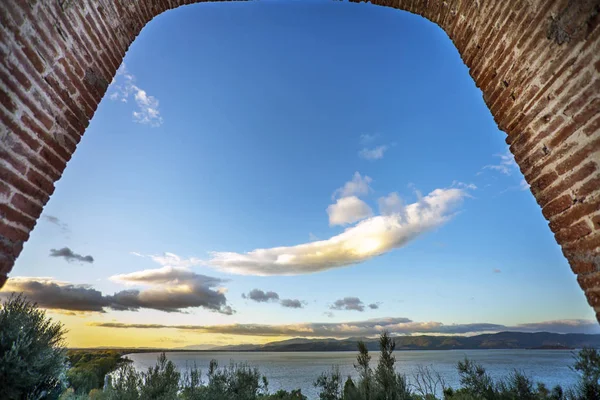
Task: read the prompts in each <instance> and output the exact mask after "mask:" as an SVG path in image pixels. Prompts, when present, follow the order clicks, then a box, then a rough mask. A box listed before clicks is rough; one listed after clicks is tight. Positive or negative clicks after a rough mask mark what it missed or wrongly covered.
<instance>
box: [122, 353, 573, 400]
mask: <svg viewBox="0 0 600 400" xmlns="http://www.w3.org/2000/svg"><path fill="white" fill-rule="evenodd" d="M372 354H373V358H372V361H371V364H372V365H373V366H375V365H376V363H377V359H378V355H377V354H376V353H375V352H373V353H372ZM465 356H466V357H468V358H469V359H471V360H474V361H477V362H478V363H480V364H482V365H483V366H484V367H485V368H486V369H487V371H488V372H489V373H490V375H491V376H492V377H494V378H496V377H501V376H504V375H506V374H508V373H510V372H511V371H513V370H514V369H515V368H517V369H519V370H522V371H524V372H525V373H526V374H527V375H529V376H530V377H532V378H534V379H535V380H536V381H541V382H544V383H545V384H546V385H547V386H550V387H552V386H554V385H557V384H560V385H562V386H563V387H566V386H570V385H571V384H573V383H574V382H575V380H576V378H577V375H576V374H575V373H574V372H573V371H571V370H570V369H569V366H570V365H572V364H573V352H572V351H568V350H444V351H436V350H429V351H423V350H415V351H401V352H396V360H397V363H396V365H397V368H396V369H397V370H398V371H399V372H402V373H404V374H406V375H407V376H408V377H409V379H410V376H411V374H412V373H413V372H414V371H415V369H416V368H417V367H418V366H419V365H422V366H430V367H433V368H434V369H435V370H436V371H437V372H439V373H440V374H441V375H442V377H443V378H444V380H445V381H446V384H447V385H449V386H453V387H458V386H459V381H458V374H457V372H456V363H457V362H458V361H459V360H462V359H464V358H465ZM127 357H128V358H130V359H131V360H133V362H134V366H135V368H136V369H138V370H145V369H146V368H148V367H150V366H153V365H154V364H155V363H156V358H157V357H158V353H143V354H142V353H138V354H129V355H127ZM167 357H168V358H169V359H170V360H171V361H173V362H174V363H175V364H176V365H177V367H179V368H180V369H182V370H183V369H185V368H186V366H188V365H190V366H191V365H193V364H194V363H196V365H197V366H198V368H201V369H202V370H203V374H204V373H206V370H207V369H208V363H209V362H210V360H211V359H213V358H214V359H216V360H217V361H218V362H219V365H228V364H229V362H230V361H234V362H247V363H248V364H250V365H252V366H256V367H258V368H259V369H260V371H261V373H262V374H263V375H266V376H267V378H268V380H269V391H270V392H275V391H277V390H278V389H286V390H291V389H296V388H300V389H302V393H303V394H305V395H306V396H307V397H308V398H309V399H315V398H317V391H316V390H315V388H314V387H313V382H314V381H315V379H316V378H317V376H318V375H319V374H320V373H321V372H323V371H327V370H329V369H330V368H331V366H332V365H338V366H339V368H340V372H341V373H342V376H344V377H346V376H348V375H350V376H352V377H354V376H356V372H355V371H354V368H353V366H352V365H353V363H354V361H355V357H356V352H298V353H279V352H276V353H269V352H265V353H258V352H257V353H243V352H177V353H167Z"/></svg>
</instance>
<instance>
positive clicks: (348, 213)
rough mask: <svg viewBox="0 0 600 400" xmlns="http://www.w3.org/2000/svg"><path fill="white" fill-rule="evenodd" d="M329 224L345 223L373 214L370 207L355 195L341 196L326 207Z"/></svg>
mask: <svg viewBox="0 0 600 400" xmlns="http://www.w3.org/2000/svg"><path fill="white" fill-rule="evenodd" d="M327 215H329V225H330V226H334V225H346V224H351V223H353V222H356V221H360V220H361V219H365V218H367V217H370V216H371V215H373V211H372V210H371V207H369V206H368V205H367V203H365V202H364V201H362V200H361V199H359V198H358V197H356V196H349V197H342V198H341V199H337V201H336V203H335V204H332V205H330V206H329V207H327Z"/></svg>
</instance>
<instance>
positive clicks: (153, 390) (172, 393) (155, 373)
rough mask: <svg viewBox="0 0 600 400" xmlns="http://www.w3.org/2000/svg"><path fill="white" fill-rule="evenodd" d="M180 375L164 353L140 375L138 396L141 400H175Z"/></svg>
mask: <svg viewBox="0 0 600 400" xmlns="http://www.w3.org/2000/svg"><path fill="white" fill-rule="evenodd" d="M180 377H181V374H180V373H179V371H177V369H176V368H175V364H173V362H172V361H170V360H167V356H166V355H165V353H161V354H160V355H159V356H158V362H157V363H156V365H155V366H154V368H153V367H149V368H148V371H146V372H145V373H142V379H141V382H142V384H141V385H140V396H141V398H142V399H161V400H175V399H177V392H178V391H179V378H180Z"/></svg>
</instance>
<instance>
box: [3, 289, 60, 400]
mask: <svg viewBox="0 0 600 400" xmlns="http://www.w3.org/2000/svg"><path fill="white" fill-rule="evenodd" d="M64 335H65V329H64V327H63V325H62V324H60V323H58V322H53V321H52V319H51V318H48V317H46V313H45V312H44V311H43V310H40V309H38V308H37V307H36V305H35V304H34V303H31V302H29V301H27V300H26V299H25V298H24V297H23V296H22V295H18V296H14V295H13V296H11V297H10V298H9V299H7V300H5V301H4V303H3V304H2V307H1V308H0V388H2V398H3V399H6V400H10V399H42V398H44V399H57V398H58V397H59V395H60V393H61V392H62V391H63V389H64V385H65V382H64V381H65V370H66V366H65V361H66V356H65V354H66V351H65V347H64Z"/></svg>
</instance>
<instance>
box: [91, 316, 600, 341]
mask: <svg viewBox="0 0 600 400" xmlns="http://www.w3.org/2000/svg"><path fill="white" fill-rule="evenodd" d="M88 325H91V326H98V327H106V328H122V329H179V330H184V331H193V332H197V333H219V334H229V335H242V336H300V337H336V338H347V337H354V336H366V337H373V336H377V335H379V334H380V333H381V332H382V331H384V330H387V331H388V332H389V333H390V334H392V335H412V334H447V335H465V334H476V333H482V332H501V331H512V332H555V333H595V334H597V333H600V326H599V325H598V322H597V321H595V320H581V319H574V320H558V321H544V322H537V323H527V324H519V325H512V326H507V325H502V324H493V323H471V324H452V325H445V324H443V323H441V322H434V321H431V322H416V321H413V320H411V319H409V318H402V317H396V318H376V319H368V320H365V321H354V322H339V323H335V322H329V323H327V322H323V323H303V324H292V325H264V324H233V325H166V324H127V323H121V322H91V323H89V324H88Z"/></svg>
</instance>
